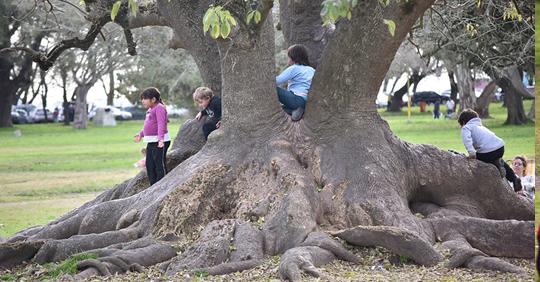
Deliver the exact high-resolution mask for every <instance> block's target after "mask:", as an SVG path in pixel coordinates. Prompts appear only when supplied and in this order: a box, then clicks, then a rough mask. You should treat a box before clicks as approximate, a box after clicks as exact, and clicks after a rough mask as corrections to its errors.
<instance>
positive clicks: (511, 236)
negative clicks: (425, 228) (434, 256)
mask: <svg viewBox="0 0 540 282" xmlns="http://www.w3.org/2000/svg"><path fill="white" fill-rule="evenodd" d="M429 221H430V222H431V224H432V225H433V226H434V228H435V230H436V233H437V237H439V238H441V240H442V241H443V243H442V244H441V246H440V247H439V249H446V250H449V251H450V253H451V254H452V257H451V258H450V259H449V260H448V263H447V264H446V265H445V266H446V267H448V268H457V267H466V268H471V269H482V270H496V271H503V272H512V273H518V274H525V271H524V270H523V269H522V268H521V267H518V266H515V265H513V264H510V263H507V262H505V261H503V260H501V259H499V258H494V257H490V255H497V256H505V257H521V258H531V256H534V248H532V246H534V232H533V231H532V230H534V222H532V221H531V222H529V221H516V220H508V221H500V220H497V221H495V220H489V219H480V218H441V219H429ZM527 230H531V232H529V233H530V234H527V233H528V232H527ZM486 233H489V236H487V237H488V238H487V239H486ZM523 242H530V243H531V244H530V246H531V248H530V249H531V250H529V249H527V248H524V246H527V244H523Z"/></svg>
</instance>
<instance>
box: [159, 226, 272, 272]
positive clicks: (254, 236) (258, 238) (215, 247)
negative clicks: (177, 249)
mask: <svg viewBox="0 0 540 282" xmlns="http://www.w3.org/2000/svg"><path fill="white" fill-rule="evenodd" d="M231 242H232V244H231ZM262 246H263V240H262V235H261V233H260V231H258V230H255V229H253V228H252V227H251V225H250V224H249V223H243V224H242V223H240V222H239V221H236V220H231V219H228V220H216V221H212V222H211V223H210V224H208V226H207V227H206V228H205V229H204V230H203V232H202V234H201V236H200V237H199V239H198V240H197V241H196V242H195V243H193V244H192V245H191V246H190V247H189V248H188V249H187V250H186V251H185V252H184V253H183V254H182V255H180V256H179V257H178V258H177V259H174V261H172V262H171V263H170V264H169V265H168V266H167V271H166V272H165V274H166V275H169V276H173V275H175V274H177V273H178V272H180V271H182V270H191V272H192V273H194V272H206V273H209V274H211V275H222V274H227V273H232V272H237V271H243V270H248V269H251V268H253V267H255V266H257V265H259V264H260V263H261V260H262V259H263V247H262Z"/></svg>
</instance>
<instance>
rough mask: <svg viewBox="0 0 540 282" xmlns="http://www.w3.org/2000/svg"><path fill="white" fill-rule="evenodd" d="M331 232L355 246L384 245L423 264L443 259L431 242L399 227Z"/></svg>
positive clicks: (430, 263) (427, 264) (372, 227)
mask: <svg viewBox="0 0 540 282" xmlns="http://www.w3.org/2000/svg"><path fill="white" fill-rule="evenodd" d="M330 234H332V235H334V236H337V237H339V238H342V239H344V240H345V241H347V242H348V243H349V244H351V245H355V246H382V247H385V248H387V249H390V250H391V251H393V252H394V253H396V254H402V255H406V256H408V257H410V258H411V259H413V260H414V261H416V262H417V263H419V264H421V265H426V266H431V265H435V264H437V263H439V262H440V261H442V260H443V256H442V255H441V254H440V253H438V252H437V251H436V250H434V249H433V247H432V246H431V244H429V243H428V242H426V241H424V240H423V239H421V238H420V237H418V235H416V234H414V233H412V232H410V231H407V230H404V229H401V228H397V227H390V226H357V227H354V228H349V229H346V230H342V231H338V232H331V233H330Z"/></svg>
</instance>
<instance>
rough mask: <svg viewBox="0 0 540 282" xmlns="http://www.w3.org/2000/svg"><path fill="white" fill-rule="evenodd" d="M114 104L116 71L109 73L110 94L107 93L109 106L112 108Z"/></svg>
mask: <svg viewBox="0 0 540 282" xmlns="http://www.w3.org/2000/svg"><path fill="white" fill-rule="evenodd" d="M113 102H114V70H113V69H111V70H110V71H109V93H107V105H108V106H112V105H113Z"/></svg>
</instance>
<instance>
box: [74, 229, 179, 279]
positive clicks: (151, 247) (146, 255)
mask: <svg viewBox="0 0 540 282" xmlns="http://www.w3.org/2000/svg"><path fill="white" fill-rule="evenodd" d="M87 253H93V254H97V255H98V256H99V257H98V259H87V260H84V261H81V262H79V263H78V264H77V268H78V269H79V270H81V272H80V273H78V274H77V275H75V276H73V278H74V279H75V280H81V279H84V278H87V277H90V276H92V275H102V276H107V275H111V274H122V273H125V272H127V271H132V272H134V271H137V272H142V271H143V269H142V266H150V265H154V264H157V263H160V262H164V261H167V260H169V259H171V258H172V257H174V256H175V255H176V251H175V250H174V249H173V248H172V247H170V246H167V245H163V244H160V243H158V242H156V241H155V240H154V239H153V238H151V237H143V238H141V239H139V240H136V241H134V242H131V243H126V244H124V243H120V244H116V245H113V246H110V247H107V248H103V249H96V250H92V251H88V252H87Z"/></svg>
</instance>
